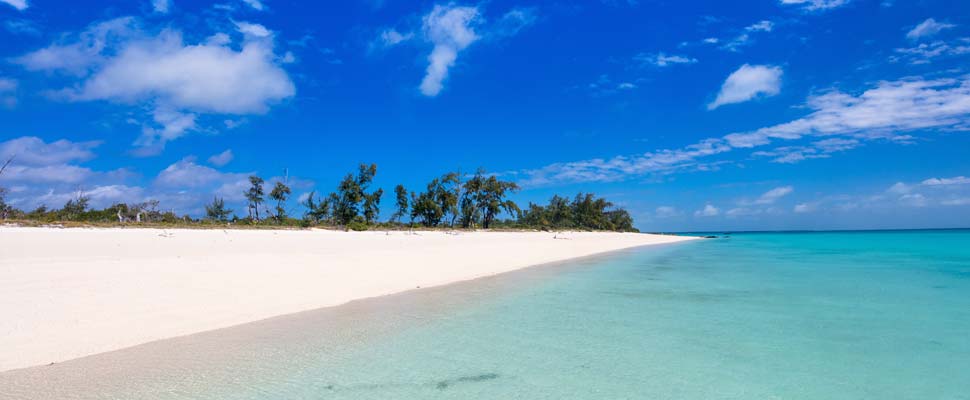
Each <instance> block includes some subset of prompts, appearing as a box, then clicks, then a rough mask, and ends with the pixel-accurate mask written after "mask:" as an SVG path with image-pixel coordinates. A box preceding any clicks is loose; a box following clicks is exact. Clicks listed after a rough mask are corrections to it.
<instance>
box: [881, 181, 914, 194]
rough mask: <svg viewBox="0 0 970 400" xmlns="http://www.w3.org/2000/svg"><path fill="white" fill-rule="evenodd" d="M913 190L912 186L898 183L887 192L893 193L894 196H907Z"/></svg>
mask: <svg viewBox="0 0 970 400" xmlns="http://www.w3.org/2000/svg"><path fill="white" fill-rule="evenodd" d="M912 190H913V187H912V186H910V185H907V184H905V183H903V182H896V183H894V184H893V185H892V186H890V187H889V189H886V191H887V192H889V193H893V194H906V193H909V192H910V191H912Z"/></svg>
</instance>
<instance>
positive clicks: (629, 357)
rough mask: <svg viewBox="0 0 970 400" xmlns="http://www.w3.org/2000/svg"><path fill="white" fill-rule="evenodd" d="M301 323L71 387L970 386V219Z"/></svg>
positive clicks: (698, 389)
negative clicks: (113, 379) (949, 226)
mask: <svg viewBox="0 0 970 400" xmlns="http://www.w3.org/2000/svg"><path fill="white" fill-rule="evenodd" d="M456 268H460V265H458V264H456ZM293 318H295V319H293ZM293 318H291V319H290V320H287V321H286V322H277V323H276V324H277V325H275V326H274V325H273V324H274V322H272V321H270V322H269V323H266V324H264V325H265V326H263V327H257V328H248V329H249V330H250V332H249V333H247V335H248V338H247V339H245V340H243V339H239V340H236V339H232V337H233V336H232V330H233V329H237V328H230V329H228V330H225V331H227V332H228V333H222V334H210V335H208V336H205V334H203V336H201V337H200V338H198V339H192V340H195V341H194V342H191V341H192V340H190V342H191V343H188V342H186V341H185V340H183V341H182V342H178V341H176V342H174V344H171V343H166V342H164V341H163V342H159V343H158V344H156V345H155V346H157V347H156V348H155V350H153V352H152V353H153V354H156V356H155V357H156V358H155V359H154V361H153V362H152V363H151V364H153V365H154V367H153V368H158V369H161V370H165V369H169V370H170V371H169V372H166V373H161V372H153V373H151V374H148V375H151V376H149V377H143V378H138V377H134V378H132V377H126V378H125V379H122V380H119V381H118V382H117V383H113V384H103V385H95V386H89V387H85V388H83V389H78V390H80V391H79V392H72V393H71V394H73V395H77V396H78V397H102V396H103V397H111V396H123V397H125V398H197V399H422V398H435V399H437V398H453V399H512V398H522V399H645V398H655V399H853V400H855V399H919V400H925V399H970V231H966V230H952V231H896V232H843V233H784V234H774V233H772V234H768V233H765V234H734V235H731V237H730V238H724V239H712V240H703V241H697V242H693V243H687V244H678V245H672V246H666V247H661V248H650V247H646V248H642V249H637V250H632V251H624V252H618V253H614V254H610V255H608V256H603V257H596V258H589V259H584V260H580V261H577V262H572V263H569V264H563V265H558V266H550V267H541V268H535V269H530V270H527V271H522V272H517V273H512V274H507V275H503V276H500V277H495V278H489V279H485V280H479V281H474V282H469V283H463V284H459V285H453V286H452V287H450V288H448V289H440V290H437V291H436V290H435V289H429V290H428V291H427V292H425V291H423V290H422V291H418V292H415V293H410V294H404V295H400V296H392V297H390V298H388V299H384V300H377V301H374V302H372V303H367V302H364V303H362V304H357V305H356V306H353V307H350V308H349V309H346V310H344V311H342V313H341V314H340V315H339V318H335V317H334V315H329V316H328V315H326V314H321V315H317V314H313V313H308V314H306V315H301V316H296V317H293ZM301 318H302V319H304V320H313V319H327V320H328V321H332V320H334V319H337V320H339V321H343V322H339V323H312V322H307V321H303V322H301V321H300V319H301ZM274 332H285V333H281V334H279V335H274ZM220 335H223V336H220ZM225 335H229V336H225ZM254 338H256V339H254ZM281 341H282V342H285V343H280V342H281ZM209 342H213V343H214V342H218V343H223V344H225V343H229V344H225V345H224V346H223V348H224V350H223V352H222V353H225V354H222V353H220V354H222V355H218V356H212V357H210V356H207V355H206V352H205V351H202V350H199V349H204V348H205V347H206V346H212V344H211V343H209ZM233 343H235V344H233ZM158 346H160V347H158ZM165 346H169V347H170V348H173V349H175V348H177V349H182V351H183V352H184V353H187V354H183V355H180V356H170V358H166V356H157V354H178V353H179V351H166V350H165ZM187 346H188V347H191V346H197V347H195V348H194V350H192V351H186V350H184V349H185V348H187ZM226 348H228V350H225V349H226ZM125 352H126V351H121V352H117V353H116V354H115V355H114V356H113V357H116V359H110V358H108V359H104V360H102V361H101V363H102V364H103V365H107V364H110V365H111V366H116V365H117V364H119V363H121V362H123V360H124V359H125V357H126V355H125V354H126V353H125ZM240 354H245V355H244V356H241V355H240ZM96 357H97V356H96ZM96 357H95V358H93V359H94V361H95V362H98V359H97V358H96ZM131 357H140V358H145V356H144V355H138V354H137V352H136V353H135V354H134V355H132V356H131ZM179 357H181V358H179ZM212 359H218V360H219V361H218V362H214V361H212ZM118 360H122V361H118ZM187 360H188V361H187ZM81 361H84V360H81ZM133 363H134V364H138V363H137V362H133ZM172 364H182V365H183V367H182V368H173V367H172ZM186 365H187V366H186ZM111 366H108V367H105V368H108V369H110V368H112V367H111ZM68 367H71V366H70V365H67V366H66V367H65V368H68ZM76 367H77V368H81V367H85V366H84V364H78V365H77V366H76ZM85 368H87V367H85ZM89 369H90V368H89ZM133 370H134V371H136V372H134V373H135V374H139V372H137V371H139V370H152V371H154V370H155V369H145V368H142V369H139V368H134V369H133ZM141 374H142V375H145V374H144V373H141ZM0 378H2V376H0ZM35 378H36V377H35ZM41 379H44V378H41ZM93 379H97V377H96V376H95V377H93ZM0 381H2V379H0ZM29 391H30V390H29V388H24V387H21V388H20V390H19V391H18V392H17V393H20V394H24V393H25V392H29Z"/></svg>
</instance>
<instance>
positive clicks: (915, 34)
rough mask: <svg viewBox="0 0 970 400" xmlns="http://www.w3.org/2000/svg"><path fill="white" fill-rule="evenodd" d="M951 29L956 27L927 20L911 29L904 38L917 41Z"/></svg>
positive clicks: (931, 19) (930, 19)
mask: <svg viewBox="0 0 970 400" xmlns="http://www.w3.org/2000/svg"><path fill="white" fill-rule="evenodd" d="M953 27H956V25H954V24H949V23H946V22H936V20H935V19H933V18H927V19H926V20H925V21H923V22H920V23H919V25H916V26H915V27H913V29H911V30H910V31H909V32H906V38H907V39H909V40H919V39H922V38H925V37H930V36H933V35H936V34H937V33H940V32H941V31H943V30H944V29H950V28H953Z"/></svg>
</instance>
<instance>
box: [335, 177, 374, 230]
mask: <svg viewBox="0 0 970 400" xmlns="http://www.w3.org/2000/svg"><path fill="white" fill-rule="evenodd" d="M375 175H377V164H370V165H367V164H360V166H359V167H358V169H357V173H356V174H352V173H351V174H347V176H345V177H344V179H343V180H342V181H340V185H339V186H338V187H337V192H335V193H331V194H330V201H331V207H332V215H333V218H334V222H335V223H336V224H337V225H340V226H344V227H347V226H348V225H349V224H350V223H351V222H353V221H357V220H361V221H363V222H365V223H371V222H373V221H376V219H377V216H378V215H379V214H380V198H381V197H382V196H383V195H384V191H383V190H382V189H376V190H374V191H372V192H368V190H370V186H371V183H373V181H374V176H375ZM362 212H363V213H362Z"/></svg>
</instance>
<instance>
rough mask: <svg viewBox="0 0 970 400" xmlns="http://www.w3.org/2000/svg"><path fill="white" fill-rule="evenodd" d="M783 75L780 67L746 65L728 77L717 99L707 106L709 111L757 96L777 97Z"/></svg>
mask: <svg viewBox="0 0 970 400" xmlns="http://www.w3.org/2000/svg"><path fill="white" fill-rule="evenodd" d="M781 75H782V70H781V68H779V67H775V66H770V65H748V64H744V65H742V66H741V68H738V70H737V71H734V72H733V73H731V75H729V76H728V77H727V79H726V80H725V81H724V84H723V85H721V91H720V92H719V93H718V94H717V98H716V99H715V100H714V101H713V102H712V103H710V104H708V105H707V109H708V110H713V109H715V108H718V107H720V106H723V105H725V104H733V103H742V102H745V101H748V100H751V99H753V98H755V97H757V96H774V95H777V94H778V93H780V92H781Z"/></svg>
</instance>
